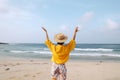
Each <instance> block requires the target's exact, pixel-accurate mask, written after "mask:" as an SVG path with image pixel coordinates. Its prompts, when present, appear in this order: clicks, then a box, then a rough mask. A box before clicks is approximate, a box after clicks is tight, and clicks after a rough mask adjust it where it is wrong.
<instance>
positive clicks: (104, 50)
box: [75, 48, 113, 52]
mask: <svg viewBox="0 0 120 80" xmlns="http://www.w3.org/2000/svg"><path fill="white" fill-rule="evenodd" d="M75 50H79V51H97V52H98V51H100V52H112V51H113V49H104V48H97V49H95V48H75Z"/></svg>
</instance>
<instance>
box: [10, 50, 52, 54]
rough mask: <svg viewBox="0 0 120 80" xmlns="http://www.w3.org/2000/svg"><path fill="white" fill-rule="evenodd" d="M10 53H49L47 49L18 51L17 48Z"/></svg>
mask: <svg viewBox="0 0 120 80" xmlns="http://www.w3.org/2000/svg"><path fill="white" fill-rule="evenodd" d="M10 52H11V53H39V54H51V52H49V51H18V50H12V51H10Z"/></svg>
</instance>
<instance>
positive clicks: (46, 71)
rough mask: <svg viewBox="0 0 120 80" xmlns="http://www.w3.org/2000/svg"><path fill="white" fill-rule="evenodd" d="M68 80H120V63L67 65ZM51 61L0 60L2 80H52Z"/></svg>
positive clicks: (83, 62)
mask: <svg viewBox="0 0 120 80" xmlns="http://www.w3.org/2000/svg"><path fill="white" fill-rule="evenodd" d="M66 67H67V70H68V71H67V78H68V79H67V80H120V76H119V74H120V71H119V68H120V62H106V61H101V62H100V61H95V62H94V61H78V60H69V61H68V62H67V63H66ZM50 71H51V61H50V60H49V59H15V58H8V59H0V80H39V79H40V80H50V79H51V78H50Z"/></svg>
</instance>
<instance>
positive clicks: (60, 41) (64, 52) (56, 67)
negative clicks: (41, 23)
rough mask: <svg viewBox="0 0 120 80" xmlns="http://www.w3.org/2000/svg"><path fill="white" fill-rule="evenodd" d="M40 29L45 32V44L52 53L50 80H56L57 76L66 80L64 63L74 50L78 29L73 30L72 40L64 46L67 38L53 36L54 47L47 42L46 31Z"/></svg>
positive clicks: (59, 35)
mask: <svg viewBox="0 0 120 80" xmlns="http://www.w3.org/2000/svg"><path fill="white" fill-rule="evenodd" d="M42 29H43V30H44V31H45V32H46V37H47V40H46V42H45V44H46V45H47V46H48V48H49V49H50V51H51V52H52V58H51V60H52V62H53V65H52V71H51V74H52V80H57V78H58V76H59V75H61V76H62V80H66V72H67V69H66V66H65V63H66V62H67V61H68V59H69V54H70V52H71V51H72V50H73V49H74V48H75V45H76V44H75V37H76V32H78V27H76V29H75V32H74V35H73V39H72V40H71V41H70V42H69V43H68V44H66V45H64V42H65V41H66V40H67V36H65V35H64V34H62V33H59V34H57V35H55V41H56V42H57V45H55V44H53V43H52V42H51V41H50V40H49V37H48V33H47V30H46V29H45V28H43V27H42Z"/></svg>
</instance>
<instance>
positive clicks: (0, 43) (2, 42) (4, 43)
mask: <svg viewBox="0 0 120 80" xmlns="http://www.w3.org/2000/svg"><path fill="white" fill-rule="evenodd" d="M0 44H8V43H4V42H0Z"/></svg>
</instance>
